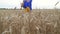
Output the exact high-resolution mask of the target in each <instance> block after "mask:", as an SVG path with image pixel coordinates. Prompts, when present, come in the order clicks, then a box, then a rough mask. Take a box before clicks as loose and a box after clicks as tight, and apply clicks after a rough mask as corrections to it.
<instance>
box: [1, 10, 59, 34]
mask: <svg viewBox="0 0 60 34" xmlns="http://www.w3.org/2000/svg"><path fill="white" fill-rule="evenodd" d="M0 34H60V10H59V9H40V10H32V11H31V12H30V13H26V14H23V10H0Z"/></svg>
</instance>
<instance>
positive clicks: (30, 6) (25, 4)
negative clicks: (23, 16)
mask: <svg viewBox="0 0 60 34" xmlns="http://www.w3.org/2000/svg"><path fill="white" fill-rule="evenodd" d="M23 2H24V6H23V7H24V8H26V7H29V8H30V10H32V0H30V1H29V2H27V1H26V0H24V1H23Z"/></svg>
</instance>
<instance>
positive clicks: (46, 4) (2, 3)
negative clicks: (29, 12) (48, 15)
mask: <svg viewBox="0 0 60 34" xmlns="http://www.w3.org/2000/svg"><path fill="white" fill-rule="evenodd" d="M58 1H60V0H32V8H33V9H52V8H55V7H56V8H59V9H60V3H59V4H58V5H57V6H55V4H56V3H57V2H58ZM22 2H23V0H0V8H14V7H17V8H21V3H22Z"/></svg>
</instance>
